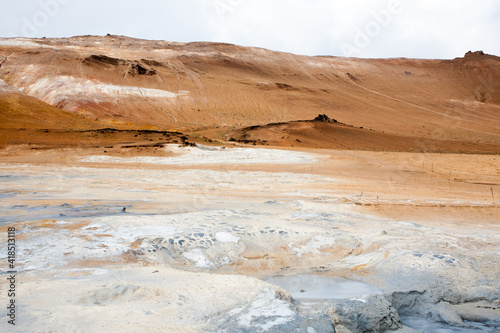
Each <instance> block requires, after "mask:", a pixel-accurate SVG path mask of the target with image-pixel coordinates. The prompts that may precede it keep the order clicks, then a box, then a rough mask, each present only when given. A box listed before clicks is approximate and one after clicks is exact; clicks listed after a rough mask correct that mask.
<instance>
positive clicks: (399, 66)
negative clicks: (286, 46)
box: [0, 36, 500, 144]
mask: <svg viewBox="0 0 500 333" xmlns="http://www.w3.org/2000/svg"><path fill="white" fill-rule="evenodd" d="M0 64H1V66H0V79H2V80H3V81H5V82H6V84H8V86H6V85H3V86H2V87H0V89H3V90H4V91H5V90H9V89H10V90H12V89H14V90H15V89H20V90H22V91H23V92H24V93H25V94H26V95H28V96H30V97H34V98H36V99H38V100H40V101H42V102H45V103H47V104H50V105H52V106H55V107H58V108H60V109H62V110H65V111H68V112H71V113H73V114H75V115H78V116H79V117H81V118H88V119H91V120H92V121H95V120H97V121H99V122H100V123H104V124H110V126H131V124H134V126H143V127H148V128H150V126H154V127H156V128H157V129H160V130H169V129H180V130H185V131H190V130H203V129H208V128H215V127H224V126H229V127H232V128H241V127H245V126H251V125H264V124H268V123H272V122H283V121H292V120H303V119H313V118H314V117H315V116H316V115H318V114H319V113H324V114H326V115H328V116H329V117H331V118H335V119H338V120H339V121H341V122H342V123H345V124H349V125H353V126H355V127H364V128H365V129H372V130H374V131H377V132H385V133H386V134H394V135H403V136H409V137H417V138H427V139H437V140H455V141H465V142H490V143H497V144H498V143H500V84H499V82H500V58H498V57H495V56H490V55H484V54H482V53H469V54H467V55H466V56H465V57H464V58H457V59H454V60H417V59H353V58H337V57H308V56H299V55H293V54H288V53H280V52H274V51H269V50H265V49H260V48H248V47H239V46H235V45H229V44H220V43H187V44H184V43H173V42H163V41H147V40H137V39H132V38H127V37H119V36H105V37H94V36H82V37H73V38H65V39H23V38H17V39H0ZM6 87H8V88H6ZM29 108H31V107H29ZM2 117H3V116H2ZM13 121H18V120H13Z"/></svg>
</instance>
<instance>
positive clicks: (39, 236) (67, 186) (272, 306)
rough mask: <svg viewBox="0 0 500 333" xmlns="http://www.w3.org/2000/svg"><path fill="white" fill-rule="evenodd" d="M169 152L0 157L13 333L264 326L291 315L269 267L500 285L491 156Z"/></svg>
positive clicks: (385, 283)
mask: <svg viewBox="0 0 500 333" xmlns="http://www.w3.org/2000/svg"><path fill="white" fill-rule="evenodd" d="M165 149H170V150H172V152H173V153H175V154H174V156H173V157H161V158H159V157H156V158H147V157H146V158H141V157H136V158H118V157H115V158H113V157H109V156H104V157H101V156H99V154H95V153H93V152H92V151H86V152H82V151H70V150H68V151H65V152H63V153H61V152H50V151H49V152H44V153H43V156H44V158H43V159H45V160H41V158H40V155H31V156H29V157H28V158H26V157H19V156H15V155H14V156H11V157H4V158H2V159H3V162H4V163H3V164H0V197H1V198H2V199H3V200H2V201H1V202H0V212H1V213H0V218H1V221H2V222H3V223H8V224H9V225H12V226H15V227H16V229H17V236H16V237H17V258H16V260H17V261H16V268H17V270H18V271H19V274H18V286H17V288H18V297H17V299H16V302H17V304H18V322H17V326H16V329H17V331H18V332H90V331H92V332H99V331H101V332H105V331H122V332H135V331H137V330H139V329H140V330H141V331H143V332H156V331H179V332H180V331H182V332H199V331H210V330H214V329H215V328H216V327H219V328H220V327H222V326H224V323H229V322H231V323H237V325H238V327H241V328H247V329H252V330H255V331H268V330H269V331H272V330H273V327H278V326H279V325H282V324H286V323H291V322H292V321H293V320H294V318H295V316H296V315H297V313H296V312H295V311H296V310H294V308H293V306H292V305H291V303H289V302H288V301H287V297H288V295H287V293H286V292H285V291H284V290H282V289H280V288H278V287H275V286H272V285H270V284H268V283H266V282H263V281H262V280H260V279H257V278H263V277H265V276H269V275H273V274H302V273H308V274H310V273H313V274H319V275H326V276H338V277H346V278H350V279H353V280H359V281H363V282H367V283H370V284H372V285H374V286H375V287H377V288H379V289H381V290H382V291H383V292H388V293H389V292H392V291H399V290H412V288H415V289H419V288H428V287H429V286H425V285H422V286H421V285H420V283H422V282H421V280H419V282H418V283H417V282H415V281H413V280H412V278H415V279H416V277H417V276H430V277H431V278H430V280H432V281H434V280H433V279H435V281H436V282H435V283H436V284H443V283H444V284H447V283H449V284H450V285H452V286H454V287H453V288H455V289H456V290H457V291H460V292H463V293H464V294H467V293H471V294H472V293H473V292H477V293H488V292H493V293H494V292H495V289H496V290H498V289H499V288H498V287H499V285H498V276H500V268H499V267H500V265H499V257H500V224H499V213H498V212H499V210H498V209H499V208H498V205H496V204H495V203H494V199H493V198H492V194H493V196H494V195H495V194H496V195H497V198H496V199H495V200H497V201H498V200H500V187H499V185H498V181H499V179H500V175H499V167H498V165H499V163H498V157H497V156H486V155H484V156H474V155H465V156H464V155H440V154H409V153H371V152H342V151H316V152H314V153H312V152H301V151H294V152H292V153H290V152H285V151H280V150H263V149H223V150H220V151H207V150H201V149H198V148H190V150H189V151H188V150H187V149H186V150H184V149H182V150H180V151H179V150H178V148H175V147H167V148H165ZM184 153H185V154H184ZM182 154H184V155H182ZM51 156H52V157H53V158H51ZM47 158H49V159H50V160H47ZM30 160H31V161H35V162H32V163H28V162H29V161H30ZM18 162H22V163H18ZM139 163H140V165H139ZM450 170H451V171H452V172H451V175H450V172H449V171H450ZM123 207H125V208H126V211H125V212H122V209H123ZM1 232H2V234H1V237H2V244H5V242H4V240H5V238H6V236H7V232H6V226H5V225H4V226H3V227H2V228H1ZM0 253H1V256H2V261H3V263H5V256H6V249H5V246H4V245H3V246H2V248H1V252H0ZM2 270H3V271H4V272H5V266H4V264H2ZM406 275H408V276H406ZM405 276H406V277H405ZM398 277H399V279H398ZM410 277H411V278H410ZM424 280H426V278H424ZM484 281H489V282H488V283H485V282H484ZM412 283H413V284H412ZM429 283H431V282H429ZM424 284H425V283H424ZM416 285H417V286H416ZM1 297H2V299H5V298H6V295H5V293H2V295H1ZM2 304H4V302H3V301H2ZM2 313H3V312H2ZM495 315H497V313H494V314H493V316H495ZM0 325H1V327H2V328H1V329H0V330H2V331H4V329H5V328H6V326H5V325H6V323H5V321H3V322H2V323H1V324H0ZM221 325H222V326H221ZM310 328H311V330H309V329H308V331H310V332H313V330H314V329H313V328H312V327H310ZM9 329H10V328H9Z"/></svg>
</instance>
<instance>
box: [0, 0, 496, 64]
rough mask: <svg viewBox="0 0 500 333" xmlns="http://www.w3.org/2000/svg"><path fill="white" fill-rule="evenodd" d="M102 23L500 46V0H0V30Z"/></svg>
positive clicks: (281, 47)
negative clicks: (0, 5) (1, 3)
mask: <svg viewBox="0 0 500 333" xmlns="http://www.w3.org/2000/svg"><path fill="white" fill-rule="evenodd" d="M107 33H110V34H116V35H126V36H130V37H138V38H145V39H160V40H167V41H180V42H192V41H213V42H228V43H234V44H239V45H246V46H259V47H264V48H268V49H272V50H277V51H286V52H292V53H297V54H305V55H335V56H353V57H364V58H368V57H369V58H388V57H410V58H455V57H458V56H462V55H463V54H464V53H465V52H467V51H468V50H473V51H474V50H484V51H485V52H486V53H490V54H494V55H500V1H499V0H474V1H471V0H182V1H181V0H177V1H174V0H163V1H161V0H141V1H136V0H19V1H5V2H4V3H3V6H2V10H1V12H0V36H1V37H20V36H24V37H44V36H45V37H70V36H76V35H88V34H91V35H105V34H107Z"/></svg>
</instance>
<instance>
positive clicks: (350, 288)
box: [265, 274, 382, 299]
mask: <svg viewBox="0 0 500 333" xmlns="http://www.w3.org/2000/svg"><path fill="white" fill-rule="evenodd" d="M265 280H266V282H269V283H271V284H274V285H277V286H279V287H281V288H283V289H285V290H286V291H288V292H289V293H290V294H291V295H292V297H293V298H296V299H341V298H353V297H360V296H364V295H372V294H382V291H381V290H379V289H377V288H375V287H373V286H370V285H368V284H366V283H362V282H358V281H352V280H347V279H341V278H335V277H329V276H318V275H307V274H306V275H291V276H272V277H269V278H267V279H265Z"/></svg>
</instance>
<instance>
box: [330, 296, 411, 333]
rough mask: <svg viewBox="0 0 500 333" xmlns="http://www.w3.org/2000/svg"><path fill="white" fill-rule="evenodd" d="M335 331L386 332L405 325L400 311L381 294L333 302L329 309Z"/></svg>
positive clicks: (346, 332)
mask: <svg viewBox="0 0 500 333" xmlns="http://www.w3.org/2000/svg"><path fill="white" fill-rule="evenodd" d="M329 316H330V319H331V320H332V323H333V325H334V327H335V332H340V333H365V332H386V331H392V330H397V329H400V328H402V327H403V324H402V323H401V318H400V317H399V314H398V312H397V311H396V309H395V308H393V307H392V305H391V304H390V303H389V302H388V301H387V300H386V299H385V298H384V297H383V296H381V295H371V296H365V297H362V298H359V299H342V300H338V301H334V302H333V307H332V308H331V309H330V311H329Z"/></svg>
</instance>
